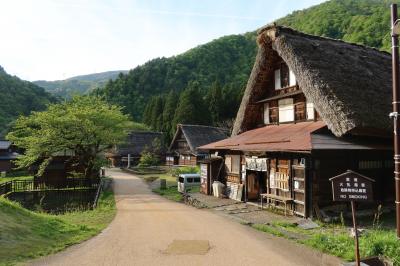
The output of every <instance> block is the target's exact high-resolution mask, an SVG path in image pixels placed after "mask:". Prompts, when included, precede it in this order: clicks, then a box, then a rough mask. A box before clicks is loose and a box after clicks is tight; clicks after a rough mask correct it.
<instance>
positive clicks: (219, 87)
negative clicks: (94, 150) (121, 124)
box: [97, 33, 257, 134]
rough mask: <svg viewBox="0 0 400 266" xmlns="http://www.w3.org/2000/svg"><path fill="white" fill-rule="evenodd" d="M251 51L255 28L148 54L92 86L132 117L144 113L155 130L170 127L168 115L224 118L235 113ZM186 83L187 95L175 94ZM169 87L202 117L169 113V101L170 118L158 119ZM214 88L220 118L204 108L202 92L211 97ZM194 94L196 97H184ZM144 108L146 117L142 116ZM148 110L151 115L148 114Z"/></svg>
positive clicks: (203, 120)
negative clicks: (167, 53)
mask: <svg viewBox="0 0 400 266" xmlns="http://www.w3.org/2000/svg"><path fill="white" fill-rule="evenodd" d="M256 51H257V49H256V42H255V34H254V33H248V34H244V35H231V36H225V37H222V38H219V39H217V40H214V41H212V42H210V43H207V44H204V45H200V46H198V47H195V48H193V49H191V50H189V51H187V52H186V53H183V54H181V55H178V56H174V57H170V58H157V59H154V60H151V61H149V62H148V63H146V64H144V65H142V66H139V67H136V68H135V69H132V70H130V71H129V73H128V74H121V75H120V76H119V77H118V78H117V79H116V80H114V81H110V82H108V83H107V85H106V86H105V87H104V88H103V89H99V90H97V93H98V94H100V95H104V96H105V97H106V99H107V100H109V101H110V102H112V103H117V104H120V105H122V106H125V108H126V109H125V110H126V112H128V113H129V114H130V115H131V116H132V117H133V118H134V120H136V121H137V120H142V118H144V122H146V123H147V124H148V125H152V127H153V129H155V130H163V131H165V130H167V128H172V131H174V129H175V123H174V124H173V125H170V123H171V121H175V122H184V121H185V122H188V123H203V124H216V123H218V122H220V121H222V119H224V118H232V117H234V116H235V115H236V111H237V107H238V105H239V103H240V99H241V92H242V90H243V88H244V86H245V84H246V82H247V78H248V75H249V74H250V71H251V68H252V65H253V60H254V57H255V54H256ZM185 89H188V90H189V89H190V91H189V92H186V95H180V93H181V92H182V91H184V90H185ZM171 91H174V92H173V93H174V94H175V96H174V99H176V100H178V99H179V98H180V99H187V100H186V102H187V104H190V106H191V108H194V109H201V110H203V111H202V112H198V113H197V114H198V115H199V116H202V117H197V119H186V118H185V119H183V120H179V119H174V115H175V113H174V112H175V108H176V106H177V105H176V106H175V105H174V106H172V105H171V103H170V102H169V104H170V105H169V112H172V113H171V114H165V115H164V116H165V117H170V119H166V120H165V119H164V120H163V119H162V118H161V116H162V113H163V108H164V106H165V103H167V100H168V99H167V98H168V97H167V95H168V94H169V93H170V92H171ZM213 93H216V94H217V97H218V98H216V99H214V100H216V101H217V102H215V104H218V105H221V106H226V109H225V110H224V114H220V115H218V116H220V117H221V118H220V119H217V120H212V118H211V115H210V113H209V112H208V107H209V103H210V102H207V103H206V102H204V101H205V100H206V99H205V98H206V95H209V96H210V97H211V94H213ZM189 94H190V95H189ZM179 95H180V96H179ZM170 98H171V96H170ZM194 98H195V99H196V101H190V100H189V99H194ZM155 102H156V103H155ZM176 104H178V103H176ZM146 105H147V107H146ZM204 106H205V109H204ZM152 108H153V109H152ZM154 108H156V109H154ZM149 109H152V110H149ZM187 109H190V108H189V107H187ZM144 110H146V117H142V116H143V111H144ZM149 113H153V115H152V116H149ZM156 114H157V115H156ZM188 115H189V114H188ZM156 116H158V117H156ZM206 116H208V117H207V118H206ZM149 117H150V118H149ZM191 117H192V118H193V116H191ZM214 117H215V116H214ZM162 121H164V122H162ZM167 121H169V122H167ZM165 123H169V124H168V125H167V124H165ZM170 134H172V133H170Z"/></svg>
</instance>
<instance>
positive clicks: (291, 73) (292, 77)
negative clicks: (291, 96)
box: [289, 69, 296, 86]
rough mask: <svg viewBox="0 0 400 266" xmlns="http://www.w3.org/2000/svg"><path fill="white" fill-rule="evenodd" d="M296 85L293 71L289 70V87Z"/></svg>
mask: <svg viewBox="0 0 400 266" xmlns="http://www.w3.org/2000/svg"><path fill="white" fill-rule="evenodd" d="M294 85H296V76H295V75H294V73H293V71H292V70H291V69H289V86H294Z"/></svg>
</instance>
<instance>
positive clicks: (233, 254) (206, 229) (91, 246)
mask: <svg viewBox="0 0 400 266" xmlns="http://www.w3.org/2000/svg"><path fill="white" fill-rule="evenodd" d="M108 175H111V176H112V177H113V178H114V191H115V194H116V200H117V208H118V212H117V215H116V217H115V219H114V221H113V222H112V223H111V224H110V226H109V227H108V228H107V229H106V230H104V231H103V232H102V233H101V234H99V235H98V236H96V237H94V238H92V239H91V240H88V241H86V242H84V243H82V244H79V245H76V246H73V247H71V248H69V249H67V250H65V251H64V252H61V253H58V254H56V255H53V256H49V257H46V258H44V259H41V260H38V261H35V262H33V264H32V265H68V266H69V265H97V266H98V265H329V264H330V263H331V261H332V260H331V259H330V258H329V257H328V256H325V255H321V254H320V253H318V252H315V251H312V250H310V249H308V248H306V247H303V246H299V245H296V244H294V243H292V242H290V241H288V240H285V239H281V238H277V237H273V236H270V235H268V234H265V233H262V232H258V231H255V230H254V229H251V228H249V227H247V226H244V225H241V224H239V223H237V222H235V221H232V220H230V219H228V218H225V217H221V216H219V215H216V214H213V213H211V212H209V211H207V210H198V209H195V208H193V207H189V206H186V205H183V204H179V203H175V202H172V201H168V200H166V199H164V198H162V197H160V196H158V195H155V194H153V193H152V192H151V191H150V190H149V188H148V187H147V185H146V184H144V183H143V181H142V180H141V179H139V178H137V177H135V176H132V175H129V174H126V173H123V172H121V171H119V170H110V171H109V172H108ZM174 240H175V242H174ZM176 240H177V241H176ZM172 243H173V245H172V246H170V244H172ZM331 265H337V264H336V262H335V264H331Z"/></svg>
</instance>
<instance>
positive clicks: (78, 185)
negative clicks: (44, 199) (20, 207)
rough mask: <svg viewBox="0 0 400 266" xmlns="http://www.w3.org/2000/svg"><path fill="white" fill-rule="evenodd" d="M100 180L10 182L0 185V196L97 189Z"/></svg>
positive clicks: (75, 179) (70, 179) (74, 179)
mask: <svg viewBox="0 0 400 266" xmlns="http://www.w3.org/2000/svg"><path fill="white" fill-rule="evenodd" d="M99 184H100V178H66V179H64V180H62V181H60V182H57V183H56V184H49V183H48V182H45V181H44V180H41V179H34V180H12V181H8V182H5V183H2V184H0V196H1V195H4V194H7V193H10V192H25V191H45V190H66V189H69V190H75V189H90V188H92V189H97V188H98V186H99Z"/></svg>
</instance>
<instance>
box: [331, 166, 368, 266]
mask: <svg viewBox="0 0 400 266" xmlns="http://www.w3.org/2000/svg"><path fill="white" fill-rule="evenodd" d="M329 180H330V181H331V182H332V194H333V201H350V202H351V212H352V215H353V227H354V238H355V254H356V265H357V266H360V249H359V244H358V231H357V220H356V207H355V202H365V201H373V195H374V194H373V191H372V184H373V182H375V180H373V179H371V178H369V177H366V176H363V175H361V174H359V173H356V172H354V171H351V170H347V171H346V172H345V173H343V174H340V175H338V176H334V177H332V178H330V179H329Z"/></svg>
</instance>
